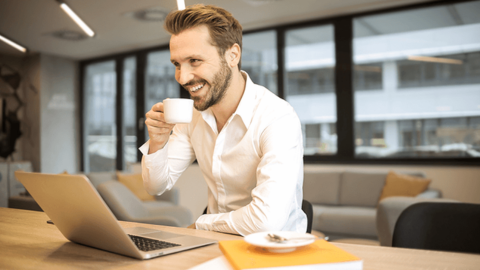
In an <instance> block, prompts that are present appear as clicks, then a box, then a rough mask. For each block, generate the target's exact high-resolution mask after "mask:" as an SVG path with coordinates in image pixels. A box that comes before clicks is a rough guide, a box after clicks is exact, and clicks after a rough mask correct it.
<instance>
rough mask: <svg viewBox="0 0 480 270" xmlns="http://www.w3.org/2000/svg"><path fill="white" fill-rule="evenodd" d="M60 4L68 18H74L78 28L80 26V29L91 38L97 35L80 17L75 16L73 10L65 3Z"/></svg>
mask: <svg viewBox="0 0 480 270" xmlns="http://www.w3.org/2000/svg"><path fill="white" fill-rule="evenodd" d="M59 3H60V7H61V8H62V9H63V11H65V13H67V14H68V16H70V18H72V20H73V21H74V22H75V23H76V24H78V26H80V28H82V30H83V31H84V32H85V33H86V34H87V35H89V36H91V37H93V36H94V35H95V32H93V30H92V29H91V28H90V27H88V25H87V24H86V23H84V22H83V21H82V19H80V17H78V15H77V14H75V12H73V10H72V9H71V8H70V7H69V6H68V5H67V4H65V3H63V2H59Z"/></svg>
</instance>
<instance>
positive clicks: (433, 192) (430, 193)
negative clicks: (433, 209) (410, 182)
mask: <svg viewBox="0 0 480 270" xmlns="http://www.w3.org/2000/svg"><path fill="white" fill-rule="evenodd" d="M416 198H423V199H436V198H442V191H440V190H439V189H434V188H429V189H427V190H425V191H424V192H422V193H420V194H418V195H417V196H416Z"/></svg>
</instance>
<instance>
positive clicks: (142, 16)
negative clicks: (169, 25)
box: [124, 7, 168, 22]
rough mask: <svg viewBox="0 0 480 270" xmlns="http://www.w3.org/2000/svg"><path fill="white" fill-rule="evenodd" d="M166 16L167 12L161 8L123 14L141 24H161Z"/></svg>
mask: <svg viewBox="0 0 480 270" xmlns="http://www.w3.org/2000/svg"><path fill="white" fill-rule="evenodd" d="M167 15H168V11H166V10H165V9H163V8H162V7H151V8H146V9H141V10H136V11H131V12H127V13H125V14H124V16H126V17H131V18H134V19H136V20H139V21H142V22H162V21H163V20H165V17H167Z"/></svg>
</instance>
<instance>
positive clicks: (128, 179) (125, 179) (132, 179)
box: [117, 172, 155, 201]
mask: <svg viewBox="0 0 480 270" xmlns="http://www.w3.org/2000/svg"><path fill="white" fill-rule="evenodd" d="M117 178H118V181H119V182H120V183H122V184H124V185H125V186H126V187H127V188H128V189H130V191H132V192H133V194H135V196H137V197H138V198H139V199H140V200H142V201H154V200H155V196H153V195H150V194H148V192H147V191H146V190H145V188H144V187H143V179H142V174H124V173H121V172H117Z"/></svg>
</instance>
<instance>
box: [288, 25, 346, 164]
mask: <svg viewBox="0 0 480 270" xmlns="http://www.w3.org/2000/svg"><path fill="white" fill-rule="evenodd" d="M285 38H286V47H285V76H286V85H285V90H286V91H285V99H286V100H287V101H288V102H289V103H290V104H291V105H292V106H293V108H294V109H295V111H296V113H297V115H298V117H299V118H300V121H301V123H302V129H303V135H304V148H305V149H304V152H305V155H317V154H323V155H332V154H335V153H336V152H337V134H336V128H335V126H336V125H335V124H336V121H337V112H336V94H335V77H334V68H335V46H334V41H333V26H332V25H322V26H313V27H305V28H299V29H292V30H287V32H286V34H285Z"/></svg>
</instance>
